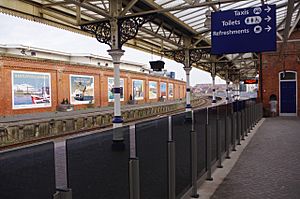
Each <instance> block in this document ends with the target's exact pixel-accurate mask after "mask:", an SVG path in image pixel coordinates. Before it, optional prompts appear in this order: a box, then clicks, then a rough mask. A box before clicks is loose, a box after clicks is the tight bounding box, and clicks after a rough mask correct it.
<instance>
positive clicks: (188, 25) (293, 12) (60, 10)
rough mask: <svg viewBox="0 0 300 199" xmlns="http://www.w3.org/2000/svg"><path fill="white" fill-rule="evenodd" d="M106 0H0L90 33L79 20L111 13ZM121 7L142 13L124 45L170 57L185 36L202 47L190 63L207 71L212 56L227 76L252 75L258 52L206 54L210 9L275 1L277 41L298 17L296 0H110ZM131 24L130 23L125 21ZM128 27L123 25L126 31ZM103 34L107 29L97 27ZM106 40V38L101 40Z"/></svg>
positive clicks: (125, 12)
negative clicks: (134, 32) (136, 26)
mask: <svg viewBox="0 0 300 199" xmlns="http://www.w3.org/2000/svg"><path fill="white" fill-rule="evenodd" d="M110 1H113V0H0V12H1V13H5V14H9V15H14V16H18V17H21V18H24V19H28V20H32V21H36V22H40V23H44V24H48V25H51V26H55V27H58V28H62V29H66V30H69V31H73V32H77V33H80V34H85V35H89V36H93V37H94V36H95V35H94V34H91V33H90V31H86V29H84V28H83V26H87V25H90V24H95V23H101V22H105V21H109V20H111V19H112V14H111V11H110ZM115 2H119V3H121V7H122V10H121V11H120V12H119V13H120V14H119V15H118V17H117V19H118V20H122V19H124V20H125V19H129V18H135V20H139V17H143V16H147V17H149V16H150V18H149V20H147V22H145V23H143V24H142V25H141V27H139V31H138V33H137V35H136V36H135V37H134V38H133V39H130V40H128V41H127V42H126V43H125V45H126V46H129V47H133V48H136V49H139V50H142V51H145V52H150V53H155V54H159V55H164V56H167V57H169V58H171V59H175V60H176V57H175V56H174V53H173V54H172V52H175V51H178V50H181V49H184V48H186V47H187V46H186V45H185V44H184V40H185V38H190V40H191V44H190V45H189V46H188V47H189V48H192V49H202V52H207V53H203V55H202V57H201V60H200V61H197V62H196V63H193V67H196V68H199V69H202V70H205V71H208V72H211V67H212V62H217V65H216V72H217V74H218V75H219V76H220V77H222V78H225V71H226V70H227V71H228V72H229V79H230V80H231V81H237V80H244V79H251V78H255V77H256V75H257V71H258V60H259V55H258V54H257V53H240V54H227V55H220V56H217V57H215V56H210V54H209V50H210V48H211V39H210V36H211V31H210V13H211V12H215V11H219V10H222V11H225V10H231V9H240V8H247V7H256V6H261V5H264V4H276V7H277V9H276V18H277V19H276V22H277V43H283V45H285V44H286V43H287V42H288V40H289V36H290V35H291V33H292V32H293V30H294V29H295V28H296V27H297V25H298V21H299V18H300V9H299V8H300V0H254V1H253V0H218V1H217V0H115ZM126 25H127V26H134V23H127V24H126ZM129 30H130V28H129V29H128V31H129ZM101 31H102V32H101V34H102V35H103V36H105V35H106V34H107V33H106V31H107V29H106V28H105V27H104V28H103V29H101ZM104 43H105V42H104Z"/></svg>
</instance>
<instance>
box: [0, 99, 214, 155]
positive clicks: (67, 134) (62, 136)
mask: <svg viewBox="0 0 300 199" xmlns="http://www.w3.org/2000/svg"><path fill="white" fill-rule="evenodd" d="M209 105H211V102H210V100H209V99H205V98H203V99H202V103H199V104H198V105H196V106H194V107H193V109H198V108H203V107H207V106H209ZM184 110H185V108H179V109H176V110H173V111H168V112H165V113H163V114H158V115H156V116H149V117H143V118H141V119H137V120H130V121H125V122H124V125H133V124H135V123H137V122H144V121H148V120H151V119H154V118H155V119H157V118H162V117H166V116H169V115H173V114H176V113H181V112H183V111H184ZM111 127H112V124H107V125H102V126H98V127H91V128H88V129H78V130H75V131H69V132H65V133H62V134H55V135H47V136H45V137H39V138H35V139H32V140H24V141H21V142H17V143H11V144H8V145H4V146H1V147H0V151H4V150H10V149H14V148H19V147H22V146H27V145H33V144H36V143H40V142H48V141H55V140H65V139H68V138H72V137H77V136H82V135H88V134H93V133H99V131H100V132H101V131H105V130H108V129H111Z"/></svg>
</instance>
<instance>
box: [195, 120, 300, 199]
mask: <svg viewBox="0 0 300 199" xmlns="http://www.w3.org/2000/svg"><path fill="white" fill-rule="evenodd" d="M250 136H253V138H252V139H251V141H248V142H249V144H248V146H244V147H245V149H244V150H243V152H242V153H241V156H240V157H239V158H237V159H238V160H237V162H236V163H235V165H234V166H233V165H232V166H233V168H232V170H231V171H230V172H228V173H229V174H228V175H227V174H225V176H224V173H226V166H225V167H224V168H225V169H217V170H216V173H214V174H213V177H214V179H218V175H220V174H221V175H223V177H221V178H220V177H219V178H220V179H221V180H220V181H222V182H220V185H212V186H210V187H209V184H208V183H204V184H203V185H202V186H201V188H200V191H199V193H200V198H201V199H204V198H211V199H299V198H300V118H299V117H275V118H267V119H265V121H264V122H263V123H262V124H261V126H260V127H259V128H258V129H257V131H256V133H255V134H254V133H252V135H251V134H250ZM247 140H250V139H249V138H248V139H246V142H247ZM242 143H243V142H242ZM242 146H243V144H242ZM238 151H239V149H238ZM235 153H237V152H233V153H232V156H234V155H235ZM226 161H228V160H225V161H224V165H225V164H226ZM229 161H230V160H229ZM231 164H232V163H231ZM226 175H227V176H226ZM214 181H215V180H214ZM203 186H204V187H203ZM205 186H206V188H205ZM214 186H215V188H216V190H213V189H214V188H213V187H214ZM209 189H210V190H209ZM212 190H213V191H212ZM207 192H211V193H212V192H214V193H213V195H212V196H211V197H209V196H207V195H209V194H206V193H207ZM201 196H204V197H201Z"/></svg>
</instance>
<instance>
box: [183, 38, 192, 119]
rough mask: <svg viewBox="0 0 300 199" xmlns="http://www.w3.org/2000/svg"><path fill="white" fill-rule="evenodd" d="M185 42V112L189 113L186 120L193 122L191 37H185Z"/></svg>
mask: <svg viewBox="0 0 300 199" xmlns="http://www.w3.org/2000/svg"><path fill="white" fill-rule="evenodd" d="M183 39H184V40H183V42H184V47H185V50H184V68H183V69H184V70H185V73H186V107H185V111H186V112H187V114H186V119H188V120H191V119H192V116H191V113H190V111H191V110H192V106H191V86H190V71H191V70H192V67H191V62H190V49H189V47H190V45H191V39H190V38H189V37H184V38H183Z"/></svg>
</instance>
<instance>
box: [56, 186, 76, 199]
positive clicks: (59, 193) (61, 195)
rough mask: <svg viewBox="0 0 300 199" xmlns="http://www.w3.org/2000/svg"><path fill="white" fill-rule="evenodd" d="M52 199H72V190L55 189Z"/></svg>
mask: <svg viewBox="0 0 300 199" xmlns="http://www.w3.org/2000/svg"><path fill="white" fill-rule="evenodd" d="M53 199H72V190H71V189H68V188H66V189H56V193H55V194H54V195H53Z"/></svg>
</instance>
